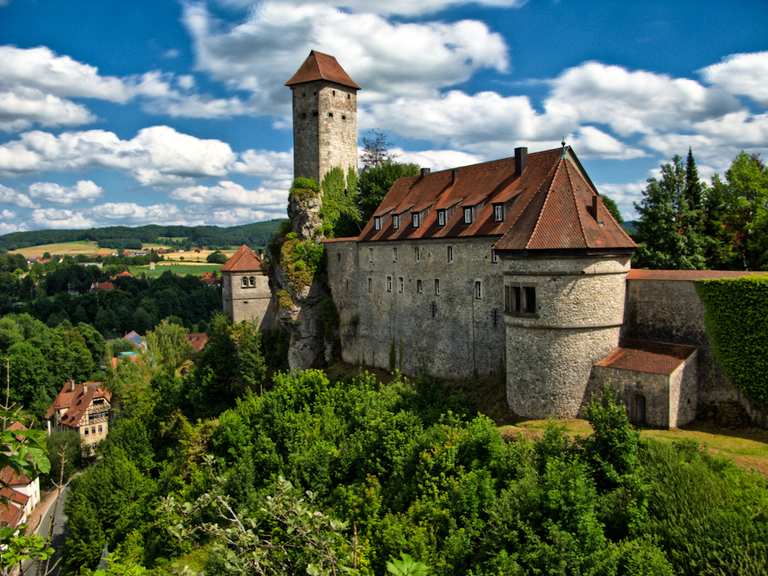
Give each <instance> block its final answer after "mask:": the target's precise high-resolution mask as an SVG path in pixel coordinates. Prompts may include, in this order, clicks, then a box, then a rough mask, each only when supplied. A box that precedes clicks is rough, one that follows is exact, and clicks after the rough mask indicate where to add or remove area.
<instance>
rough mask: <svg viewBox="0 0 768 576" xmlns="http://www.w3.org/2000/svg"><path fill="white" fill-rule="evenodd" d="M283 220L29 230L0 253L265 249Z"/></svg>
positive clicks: (2, 244)
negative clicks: (79, 246)
mask: <svg viewBox="0 0 768 576" xmlns="http://www.w3.org/2000/svg"><path fill="white" fill-rule="evenodd" d="M281 222H283V220H269V221H266V222H256V223H254V224H243V225H241V226H232V227H228V228H221V227H219V226H159V225H156V224H152V225H149V226H139V227H136V228H131V227H128V226H108V227H105V228H90V229H87V230H32V231H28V232H12V233H10V234H5V235H3V236H0V251H2V250H16V249H18V248H25V247H27V246H39V245H42V244H53V243H59V242H74V241H86V240H87V241H96V242H99V245H101V246H104V247H116V248H136V247H138V243H150V242H151V243H166V244H168V243H170V244H178V245H180V246H209V247H213V248H226V247H229V246H237V245H240V244H248V245H249V246H254V247H258V246H266V245H267V243H268V242H269V239H270V238H271V237H272V235H273V234H274V232H275V230H277V228H278V227H279V226H280V223H281Z"/></svg>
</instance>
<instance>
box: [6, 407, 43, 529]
mask: <svg viewBox="0 0 768 576" xmlns="http://www.w3.org/2000/svg"><path fill="white" fill-rule="evenodd" d="M8 429H9V430H26V427H25V426H24V425H23V424H21V423H20V422H14V423H13V424H11V425H10V426H9V427H8ZM0 498H1V501H0V525H2V526H9V527H11V528H15V527H17V526H18V525H19V524H23V523H25V522H26V521H27V518H28V517H29V515H30V514H31V512H32V510H33V509H34V507H35V506H37V504H38V503H39V502H40V479H39V478H29V477H28V476H26V475H24V474H20V473H18V472H17V471H16V470H14V469H13V468H11V467H10V466H6V467H5V468H2V469H0Z"/></svg>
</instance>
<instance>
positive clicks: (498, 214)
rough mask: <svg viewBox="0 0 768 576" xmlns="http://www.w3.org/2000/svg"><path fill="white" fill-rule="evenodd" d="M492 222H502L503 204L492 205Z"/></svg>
mask: <svg viewBox="0 0 768 576" xmlns="http://www.w3.org/2000/svg"><path fill="white" fill-rule="evenodd" d="M493 221H494V222H504V204H494V205H493Z"/></svg>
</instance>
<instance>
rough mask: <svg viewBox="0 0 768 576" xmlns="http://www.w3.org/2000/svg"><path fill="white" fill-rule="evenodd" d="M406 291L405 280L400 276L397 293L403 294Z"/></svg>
mask: <svg viewBox="0 0 768 576" xmlns="http://www.w3.org/2000/svg"><path fill="white" fill-rule="evenodd" d="M404 290H405V279H404V278H403V277H402V276H400V278H398V279H397V291H398V292H399V293H400V294H402V293H403V291H404Z"/></svg>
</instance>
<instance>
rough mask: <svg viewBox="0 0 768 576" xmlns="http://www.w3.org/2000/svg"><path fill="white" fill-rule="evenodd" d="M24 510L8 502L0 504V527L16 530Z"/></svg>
mask: <svg viewBox="0 0 768 576" xmlns="http://www.w3.org/2000/svg"><path fill="white" fill-rule="evenodd" d="M23 515H24V510H23V509H22V508H19V507H18V506H15V505H14V504H11V503H10V502H0V526H8V527H9V528H16V526H18V525H19V523H20V522H21V517H22V516H23Z"/></svg>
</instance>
